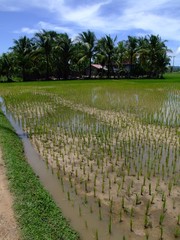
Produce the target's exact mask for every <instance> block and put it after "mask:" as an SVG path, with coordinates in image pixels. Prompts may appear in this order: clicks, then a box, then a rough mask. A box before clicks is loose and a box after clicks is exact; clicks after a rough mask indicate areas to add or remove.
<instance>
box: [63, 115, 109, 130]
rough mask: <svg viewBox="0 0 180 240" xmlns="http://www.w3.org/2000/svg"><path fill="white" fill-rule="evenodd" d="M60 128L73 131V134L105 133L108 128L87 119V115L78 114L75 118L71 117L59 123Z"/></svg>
mask: <svg viewBox="0 0 180 240" xmlns="http://www.w3.org/2000/svg"><path fill="white" fill-rule="evenodd" d="M58 127H62V128H65V129H67V130H71V131H73V132H76V131H77V132H82V133H83V132H84V133H86V132H91V131H95V132H96V133H98V132H99V131H101V132H102V131H103V132H105V131H106V129H107V127H106V126H105V125H103V124H101V123H100V122H99V121H96V120H95V119H89V117H88V118H87V117H86V114H81V113H79V114H78V113H76V114H75V115H74V116H69V118H68V119H66V120H65V119H64V121H62V119H61V122H59V123H58Z"/></svg>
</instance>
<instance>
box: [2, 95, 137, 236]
mask: <svg viewBox="0 0 180 240" xmlns="http://www.w3.org/2000/svg"><path fill="white" fill-rule="evenodd" d="M0 106H1V109H2V111H3V113H4V114H5V115H6V117H7V118H8V120H9V121H10V123H11V125H12V126H13V127H14V129H15V131H16V133H17V134H18V136H19V137H20V138H21V140H22V142H23V145H24V151H25V155H26V159H27V161H28V163H29V164H30V165H31V167H32V169H33V170H34V172H35V174H36V175H37V176H38V177H39V179H40V182H41V183H42V185H43V186H44V187H45V189H46V190H47V191H48V192H49V193H50V195H51V196H52V198H53V199H54V201H55V202H56V204H57V206H59V207H60V209H61V210H62V213H63V215H64V216H65V217H66V218H67V219H68V220H69V222H70V225H71V226H72V227H73V228H74V229H75V230H76V231H77V232H79V234H80V237H81V239H83V240H92V239H99V240H101V239H102V240H111V239H113V240H116V239H118V240H121V239H123V235H124V234H125V233H124V232H123V231H122V229H121V230H120V229H119V227H118V225H117V224H116V225H113V223H112V233H111V234H109V229H108V225H109V217H108V209H107V208H102V218H103V221H102V220H100V219H99V209H98V204H97V202H96V200H94V198H88V204H85V203H83V197H82V196H80V195H76V194H75V193H74V192H73V190H72V189H71V187H70V185H69V183H68V182H67V181H64V187H62V185H61V183H60V181H59V180H58V178H57V176H56V174H54V175H53V174H52V172H51V170H50V169H48V168H47V166H46V164H45V162H44V161H43V159H42V158H41V156H40V155H39V154H38V153H37V151H36V150H35V149H34V148H33V146H32V144H31V142H30V140H29V139H28V136H27V135H26V134H25V133H24V132H23V130H22V128H21V126H20V125H19V124H18V123H17V122H16V121H15V120H14V119H13V117H12V114H11V113H10V112H8V111H7V109H6V106H5V104H4V101H3V99H2V98H1V97H0ZM67 192H69V193H70V200H68V197H67ZM90 206H91V207H92V209H93V213H91V211H90ZM97 232H98V234H97ZM97 235H98V236H97ZM139 239H140V238H139Z"/></svg>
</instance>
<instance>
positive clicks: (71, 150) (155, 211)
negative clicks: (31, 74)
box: [0, 82, 180, 240]
mask: <svg viewBox="0 0 180 240" xmlns="http://www.w3.org/2000/svg"><path fill="white" fill-rule="evenodd" d="M113 84H114V87H112V86H109V88H108V86H104V85H103V83H102V85H100V84H97V85H96V84H94V85H93V84H91V85H90V86H88V87H87V85H88V84H87V85H86V86H85V85H84V86H85V88H84V91H82V88H81V87H82V85H81V86H80V87H79V88H78V87H74V86H75V84H70V86H68V87H67V86H65V85H66V84H64V86H63V84H59V85H58V84H57V86H53V83H52V86H51V88H50V87H49V86H47V87H45V86H42V84H39V86H38V85H36V86H34V87H25V86H22V87H21V88H19V89H18V91H17V88H16V87H12V89H7V90H6V91H5V92H4V94H3V98H4V103H3V101H2V99H1V101H0V102H2V103H0V104H1V105H2V108H3V110H4V112H5V113H6V115H7V117H8V118H9V119H10V121H11V123H12V124H13V126H14V127H15V129H16V130H17V131H20V132H19V135H20V136H21V138H22V139H23V141H24V146H25V153H26V155H27V158H28V159H29V162H30V164H31V166H32V167H33V169H34V171H35V172H36V174H37V175H38V176H39V178H40V180H41V182H42V183H43V184H44V186H45V187H46V188H47V189H48V191H49V192H50V193H51V194H52V196H53V198H54V199H55V201H56V203H57V204H58V205H59V206H60V208H61V209H62V211H63V213H64V215H65V216H66V217H67V218H68V219H69V220H70V222H71V224H72V226H73V227H74V228H75V229H76V230H77V231H79V232H80V235H81V238H82V239H114V240H116V239H135V240H136V239H174V238H178V237H180V146H179V145H180V140H179V139H180V97H179V96H180V90H179V89H178V88H176V87H173V86H171V88H166V87H164V85H163V84H162V86H161V87H160V86H158V88H157V87H153V88H151V86H150V84H149V85H148V86H147V87H145V88H143V89H141V88H139V87H138V86H137V85H135V87H130V88H129V89H127V88H126V89H124V88H122V89H121V88H120V87H119V86H120V84H121V83H118V82H114V83H113ZM22 129H23V131H22Z"/></svg>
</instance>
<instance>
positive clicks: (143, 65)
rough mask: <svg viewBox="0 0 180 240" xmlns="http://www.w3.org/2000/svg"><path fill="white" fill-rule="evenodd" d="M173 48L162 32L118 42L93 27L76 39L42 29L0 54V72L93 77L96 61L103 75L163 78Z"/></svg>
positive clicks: (41, 77) (31, 76) (9, 77)
mask: <svg viewBox="0 0 180 240" xmlns="http://www.w3.org/2000/svg"><path fill="white" fill-rule="evenodd" d="M169 51H170V50H169V49H168V48H167V46H166V41H163V40H162V39H161V37H160V36H159V35H157V36H156V35H147V36H144V37H134V36H128V38H127V40H123V41H119V42H117V37H115V38H112V37H111V36H110V35H105V36H104V37H101V38H100V39H97V37H96V35H95V33H94V32H92V31H90V30H88V31H85V32H82V33H80V34H79V35H78V36H77V37H76V38H75V39H74V40H72V39H71V38H70V37H69V36H68V34H67V33H57V32H56V31H49V30H41V31H39V32H37V33H35V34H34V36H33V37H32V38H28V37H27V36H24V37H20V38H19V39H17V40H14V42H13V46H12V47H10V48H9V51H8V52H7V53H3V54H2V55H1V56H0V76H1V78H2V77H5V78H6V80H7V81H12V80H13V79H14V78H16V79H21V80H23V81H29V80H49V79H72V78H83V77H88V78H92V77H94V75H93V71H92V67H93V65H92V64H99V66H101V69H100V70H99V72H98V76H97V77H99V78H100V77H106V78H111V77H115V78H140V77H141V78H144V77H147V78H162V77H163V74H164V73H165V72H166V70H167V66H168V65H169V63H170V58H169V57H168V52H169ZM87 69H88V75H87Z"/></svg>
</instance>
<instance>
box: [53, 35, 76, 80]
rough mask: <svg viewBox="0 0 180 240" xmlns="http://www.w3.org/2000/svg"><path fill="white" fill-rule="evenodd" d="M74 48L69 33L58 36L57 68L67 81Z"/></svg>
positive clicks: (56, 43)
mask: <svg viewBox="0 0 180 240" xmlns="http://www.w3.org/2000/svg"><path fill="white" fill-rule="evenodd" d="M73 51H74V46H73V42H72V40H71V39H70V38H69V36H68V34H67V33H64V34H58V36H57V37H56V40H55V50H54V54H55V57H56V60H57V66H58V68H59V72H61V74H62V77H63V78H64V79H67V78H68V76H69V74H70V72H69V71H70V70H69V66H70V62H71V59H72V56H73Z"/></svg>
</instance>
